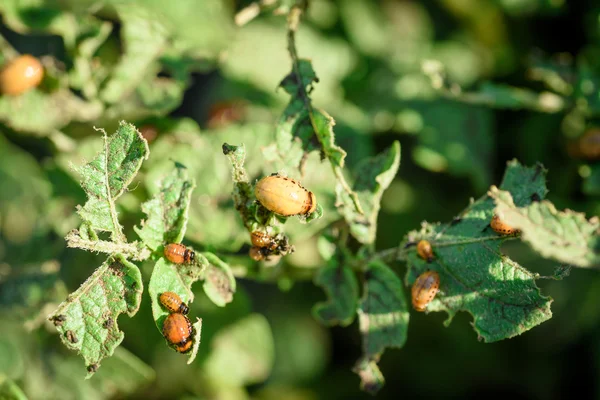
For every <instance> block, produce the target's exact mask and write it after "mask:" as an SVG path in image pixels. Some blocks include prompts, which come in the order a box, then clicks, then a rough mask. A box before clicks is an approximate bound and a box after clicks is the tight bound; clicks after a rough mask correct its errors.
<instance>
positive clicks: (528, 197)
mask: <svg viewBox="0 0 600 400" xmlns="http://www.w3.org/2000/svg"><path fill="white" fill-rule="evenodd" d="M500 187H501V188H502V189H503V190H507V191H509V192H510V193H512V195H513V196H514V199H515V202H518V203H519V204H520V205H521V206H526V205H528V204H531V203H532V202H533V199H541V198H543V197H544V196H545V194H546V191H547V190H546V185H545V171H544V169H543V167H541V166H540V165H538V166H535V167H523V166H521V165H520V164H519V163H518V162H517V161H511V162H509V163H508V167H507V170H506V172H505V174H504V179H503V181H502V184H501V185H500ZM494 207H495V205H494V201H493V199H492V198H491V197H489V196H487V195H485V196H483V197H482V198H480V199H479V200H477V201H474V202H472V203H471V204H470V205H469V206H468V207H467V208H466V209H465V210H464V211H463V212H462V213H461V214H459V216H458V217H457V218H455V220H454V221H453V222H451V223H448V224H441V225H440V224H428V223H424V224H423V228H422V229H421V231H419V232H417V231H413V232H411V233H409V234H408V240H407V241H406V242H404V243H405V244H407V245H408V244H411V243H413V244H414V243H415V242H416V241H418V240H421V239H426V240H428V241H429V242H430V243H431V245H432V247H433V253H434V260H433V261H432V262H430V263H428V262H427V261H425V260H423V259H422V258H420V257H419V256H418V255H417V253H416V251H414V247H411V248H409V249H410V250H409V251H408V265H409V271H408V273H407V278H406V281H407V284H412V283H413V282H414V280H415V279H416V277H417V276H418V275H419V274H421V273H423V272H425V271H427V270H433V271H436V272H437V273H438V274H439V276H440V291H441V293H439V294H438V295H437V296H436V298H435V299H434V300H433V301H432V302H431V303H429V304H428V305H427V311H442V310H443V311H446V312H447V313H448V315H449V318H448V319H447V320H446V324H449V323H450V321H451V320H452V317H453V316H454V315H455V314H456V313H457V312H458V311H467V312H469V313H470V314H471V315H472V316H473V319H474V322H473V327H474V329H475V331H476V332H477V334H478V336H479V338H480V339H482V340H484V341H486V342H495V341H498V340H502V339H507V338H511V337H513V336H516V335H519V334H521V333H523V332H525V331H527V330H529V329H531V328H533V327H535V326H537V325H539V324H541V323H542V322H544V321H546V320H548V319H550V318H551V317H552V312H551V311H550V304H551V303H552V299H551V298H549V297H545V296H543V295H542V294H541V293H540V289H539V288H538V287H537V286H536V283H535V278H536V275H535V274H533V273H531V272H529V271H527V270H526V269H525V268H524V267H522V266H520V265H519V264H518V263H517V262H515V261H513V260H511V259H510V258H508V257H507V256H505V255H503V254H502V252H501V251H500V245H501V244H502V242H503V241H504V240H506V237H505V236H502V235H499V234H497V233H495V232H494V231H493V230H492V229H491V228H490V227H489V223H490V220H491V218H492V215H493V214H494Z"/></svg>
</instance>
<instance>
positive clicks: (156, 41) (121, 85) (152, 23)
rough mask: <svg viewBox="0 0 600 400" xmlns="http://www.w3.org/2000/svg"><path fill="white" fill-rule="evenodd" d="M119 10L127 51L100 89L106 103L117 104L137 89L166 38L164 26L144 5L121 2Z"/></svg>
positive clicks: (161, 49) (162, 47) (164, 43)
mask: <svg viewBox="0 0 600 400" xmlns="http://www.w3.org/2000/svg"><path fill="white" fill-rule="evenodd" d="M117 12H118V13H119V17H120V18H121V20H122V21H123V29H122V37H123V42H124V46H125V52H124V54H123V55H122V57H121V59H120V60H119V63H118V64H117V66H116V67H115V68H114V69H113V70H112V72H111V74H110V78H109V80H108V82H107V83H106V84H105V85H104V87H103V89H102V91H101V92H100V98H101V99H102V100H103V101H105V102H107V103H117V102H118V101H119V100H120V99H122V98H124V97H125V96H127V95H128V94H129V93H131V92H132V91H134V90H136V88H137V87H138V85H139V84H140V83H141V82H142V81H143V80H144V79H145V78H147V74H146V72H148V70H149V68H150V67H151V65H152V63H153V62H154V61H155V60H156V59H157V58H158V57H159V56H160V54H161V52H162V51H163V49H164V47H165V45H166V41H167V31H166V29H165V27H164V26H163V25H162V24H161V23H160V22H159V21H157V20H156V19H155V18H152V16H151V15H150V14H149V13H148V12H147V11H146V10H144V9H143V8H141V7H136V6H135V5H130V4H120V5H118V6H117ZM157 72H158V71H157Z"/></svg>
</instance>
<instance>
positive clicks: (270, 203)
mask: <svg viewBox="0 0 600 400" xmlns="http://www.w3.org/2000/svg"><path fill="white" fill-rule="evenodd" d="M254 194H255V195H256V198H257V199H258V201H259V202H260V204H262V205H263V206H264V207H265V208H266V209H268V210H269V211H272V212H274V213H275V214H279V215H283V216H285V217H289V216H291V215H299V214H310V213H312V212H314V211H315V209H316V208H317V200H316V198H315V195H314V193H313V192H310V191H308V190H306V189H305V188H304V187H302V185H300V182H298V181H296V180H294V179H291V178H287V177H284V176H280V175H271V176H267V177H265V178H262V179H261V180H260V181H258V183H257V184H256V187H255V189H254Z"/></svg>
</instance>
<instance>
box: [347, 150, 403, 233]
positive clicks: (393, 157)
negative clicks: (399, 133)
mask: <svg viewBox="0 0 600 400" xmlns="http://www.w3.org/2000/svg"><path fill="white" fill-rule="evenodd" d="M399 167H400V143H399V142H398V141H395V142H394V144H393V145H392V147H390V148H389V149H388V150H386V151H385V152H383V153H381V154H379V155H377V156H375V157H373V158H370V159H367V160H365V161H364V162H363V163H361V164H360V165H359V166H358V167H357V171H356V182H355V183H354V187H353V190H354V192H355V193H357V194H358V198H359V199H360V204H361V206H362V208H363V210H364V213H363V214H361V213H358V212H356V209H355V208H354V206H353V203H352V199H351V198H350V196H349V195H348V193H347V192H345V191H344V190H343V188H342V187H341V186H340V185H338V186H337V187H336V195H337V200H338V204H339V205H338V209H339V210H340V212H341V213H342V215H343V216H344V218H345V220H346V222H348V225H350V233H351V234H352V236H354V237H355V238H356V240H358V241H359V242H361V243H363V244H370V243H373V242H374V241H375V234H376V232H377V215H378V214H379V207H380V204H379V203H380V202H381V196H382V195H383V191H384V190H385V189H387V187H388V186H389V185H390V183H392V181H393V180H394V177H395V176H396V173H397V172H398V168H399Z"/></svg>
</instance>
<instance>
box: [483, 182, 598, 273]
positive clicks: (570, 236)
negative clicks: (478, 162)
mask: <svg viewBox="0 0 600 400" xmlns="http://www.w3.org/2000/svg"><path fill="white" fill-rule="evenodd" d="M488 194H489V195H490V196H491V197H492V198H493V199H495V200H496V209H495V213H496V215H498V217H500V220H501V221H503V222H505V223H507V224H508V225H510V226H512V227H513V228H515V229H519V230H520V231H521V237H522V238H523V240H525V241H526V242H527V243H529V244H530V245H531V247H533V249H534V250H536V251H537V252H538V253H540V254H541V255H542V256H544V257H548V258H554V259H556V260H558V261H561V262H564V263H568V264H573V265H577V266H580V267H591V266H598V265H600V221H599V220H598V217H595V218H592V219H590V220H589V221H588V220H586V218H585V215H584V214H582V213H577V212H574V211H571V210H566V211H557V210H556V207H554V205H553V204H552V203H550V202H549V201H546V200H544V201H541V202H533V203H532V204H530V205H529V206H527V207H521V208H520V207H517V206H515V204H514V202H513V199H512V196H511V194H510V193H509V192H506V191H503V190H498V188H496V187H495V186H492V188H491V189H490V191H489V193H488Z"/></svg>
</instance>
